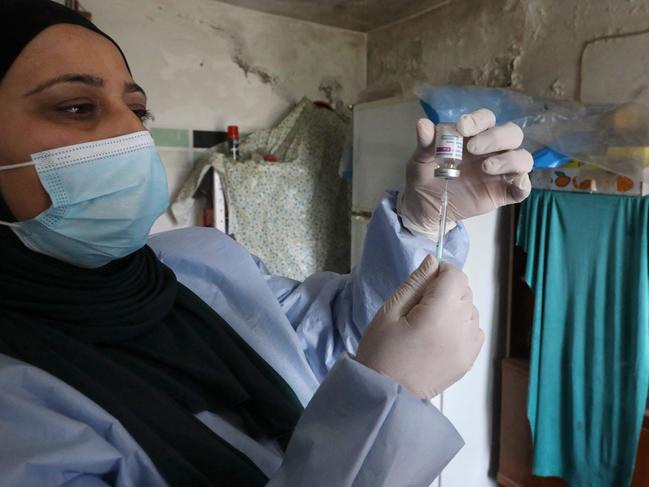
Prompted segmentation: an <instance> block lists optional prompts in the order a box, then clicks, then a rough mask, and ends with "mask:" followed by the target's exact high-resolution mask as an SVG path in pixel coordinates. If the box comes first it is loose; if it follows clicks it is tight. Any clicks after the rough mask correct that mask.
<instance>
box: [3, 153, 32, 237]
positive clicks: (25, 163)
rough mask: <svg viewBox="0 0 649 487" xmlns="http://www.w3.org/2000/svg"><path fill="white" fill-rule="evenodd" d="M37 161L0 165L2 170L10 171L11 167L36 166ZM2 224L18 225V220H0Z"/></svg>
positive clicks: (8, 225) (7, 225)
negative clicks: (13, 221)
mask: <svg viewBox="0 0 649 487" xmlns="http://www.w3.org/2000/svg"><path fill="white" fill-rule="evenodd" d="M35 165H36V163H35V162H34V161H29V162H21V163H20V164H11V165H9V166H0V171H8V170H10V169H20V168H21V167H29V166H35ZM0 225H3V226H6V227H18V226H19V225H18V222H15V223H12V222H6V221H4V220H0Z"/></svg>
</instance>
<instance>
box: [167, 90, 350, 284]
mask: <svg viewBox="0 0 649 487" xmlns="http://www.w3.org/2000/svg"><path fill="white" fill-rule="evenodd" d="M349 130H350V122H349V120H346V119H344V118H342V117H341V116H340V115H338V114H336V113H334V112H332V111H330V110H327V109H324V108H318V107H316V106H315V105H314V104H313V103H312V102H311V101H309V100H306V99H304V100H302V101H301V102H300V103H299V104H298V105H297V106H296V107H295V108H294V109H293V110H291V111H290V112H289V113H288V115H287V116H286V117H285V118H284V119H283V120H282V121H281V122H280V123H279V124H278V125H277V126H276V127H274V128H271V129H267V130H260V131H257V132H254V133H252V134H250V135H249V136H248V137H246V138H245V139H244V140H243V141H242V142H241V145H240V154H241V157H240V160H239V161H233V160H232V159H231V158H229V157H228V153H227V146H226V145H225V144H221V145H219V146H216V147H214V148H213V149H211V150H210V151H209V152H208V153H207V154H206V155H205V156H204V157H203V158H201V160H199V161H198V162H197V165H196V167H195V170H194V173H195V175H196V176H199V175H200V174H201V173H204V168H205V166H210V165H211V166H213V167H222V168H223V174H224V178H223V179H224V183H225V193H226V200H227V204H228V211H229V227H228V233H230V234H232V235H234V237H235V238H236V239H237V241H239V242H240V243H242V244H243V245H244V246H245V247H247V248H248V250H249V251H250V252H251V253H253V254H255V255H257V256H258V257H259V258H260V259H261V260H262V261H263V262H264V264H265V265H266V267H267V268H268V271H269V272H270V273H271V274H274V275H281V276H286V277H290V278H292V279H296V280H300V281H301V280H304V279H305V278H306V277H308V276H309V275H311V274H313V273H314V272H318V271H323V270H329V271H335V272H348V271H349V253H350V208H351V192H350V184H349V182H348V181H345V180H344V179H342V178H341V177H340V176H339V174H338V168H339V163H340V159H341V156H342V153H343V148H344V143H345V138H346V135H347V134H348V132H349ZM268 155H272V156H275V158H276V159H277V162H266V161H264V157H265V156H268ZM190 179H191V178H190ZM190 193H192V194H193V192H192V191H191V189H188V190H187V191H184V196H185V198H186V197H187V195H188V194H190ZM181 195H183V191H181ZM175 204H176V203H175ZM172 210H173V206H172Z"/></svg>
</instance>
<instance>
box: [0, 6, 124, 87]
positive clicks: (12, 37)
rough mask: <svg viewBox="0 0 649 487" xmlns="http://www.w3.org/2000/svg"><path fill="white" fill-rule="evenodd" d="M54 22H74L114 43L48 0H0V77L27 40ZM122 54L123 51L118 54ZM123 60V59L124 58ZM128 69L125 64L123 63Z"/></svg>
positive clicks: (74, 13) (89, 23) (65, 8)
mask: <svg viewBox="0 0 649 487" xmlns="http://www.w3.org/2000/svg"><path fill="white" fill-rule="evenodd" d="M57 24H74V25H79V26H81V27H85V28H86V29H90V30H92V31H93V32H96V33H97V34H100V35H102V36H104V37H106V38H107V39H109V40H110V41H111V42H112V43H113V44H115V46H116V47H117V49H119V50H120V52H122V50H121V49H120V47H119V46H118V45H117V43H116V42H115V41H114V40H113V39H111V38H110V37H109V36H108V35H106V34H104V33H103V32H102V31H101V30H99V29H98V28H97V26H95V24H93V23H92V22H90V21H89V20H88V19H86V18H85V17H84V16H83V15H81V14H79V13H77V12H75V11H73V10H71V9H69V8H67V7H64V6H63V5H60V4H58V3H56V2H52V1H51V0H0V80H2V78H4V76H5V74H7V71H9V68H10V67H11V65H12V64H13V62H14V61H15V60H16V58H17V57H18V55H19V54H20V53H21V52H22V50H23V49H24V48H25V46H26V45H27V44H29V42H30V41H31V40H32V39H33V38H34V37H36V36H37V35H38V34H40V33H41V32H42V31H43V30H45V29H47V28H48V27H51V26H53V25H57ZM122 57H124V53H122ZM124 62H125V63H126V58H124ZM126 67H127V68H128V63H126Z"/></svg>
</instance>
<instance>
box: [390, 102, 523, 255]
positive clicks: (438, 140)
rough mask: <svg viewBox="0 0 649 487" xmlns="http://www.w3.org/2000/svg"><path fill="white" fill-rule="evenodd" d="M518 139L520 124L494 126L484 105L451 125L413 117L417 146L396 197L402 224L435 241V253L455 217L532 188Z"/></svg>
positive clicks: (510, 200) (484, 209)
mask: <svg viewBox="0 0 649 487" xmlns="http://www.w3.org/2000/svg"><path fill="white" fill-rule="evenodd" d="M436 132H437V137H436ZM460 142H462V143H463V150H461V149H460ZM522 142H523V131H522V130H521V129H520V127H518V126H517V125H515V124H513V123H507V124H505V125H502V126H496V117H495V115H494V114H493V112H491V111H490V110H486V109H480V110H477V111H475V112H473V113H470V114H465V115H462V117H460V119H459V120H458V121H457V123H456V124H439V125H438V126H437V127H435V125H434V124H433V122H431V121H430V120H428V119H421V120H419V121H418V122H417V148H416V150H415V152H414V154H413V155H412V157H411V159H410V161H409V162H408V165H407V168H406V186H405V188H404V190H403V191H402V192H401V193H400V194H399V199H398V201H397V212H398V213H399V215H400V216H401V219H402V221H403V224H404V226H405V227H406V228H407V229H408V230H410V231H411V232H412V233H414V234H416V235H423V236H426V237H428V238H431V239H432V240H434V241H436V242H438V244H439V245H438V255H439V252H440V250H441V249H443V238H444V236H445V233H446V231H449V230H452V229H453V228H454V227H455V226H456V224H457V222H458V221H460V220H464V219H466V218H470V217H472V216H477V215H482V214H484V213H488V212H490V211H492V210H495V209H496V208H499V207H501V206H505V205H509V204H512V203H518V202H520V201H522V200H524V199H525V198H526V197H527V196H528V195H529V193H530V191H531V187H532V186H531V183H530V179H529V176H528V173H529V172H530V171H531V170H532V164H533V160H532V155H531V154H530V153H529V152H528V151H526V150H524V149H519V147H520V145H521V143H522ZM445 202H447V204H448V208H447V211H446V210H445V208H444V207H445V206H446V204H445ZM443 226H446V228H442V227H443Z"/></svg>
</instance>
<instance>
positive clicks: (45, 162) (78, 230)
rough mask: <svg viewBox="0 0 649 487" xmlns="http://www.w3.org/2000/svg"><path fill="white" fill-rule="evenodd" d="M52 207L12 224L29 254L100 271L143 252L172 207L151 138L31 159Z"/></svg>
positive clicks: (138, 135)
mask: <svg viewBox="0 0 649 487" xmlns="http://www.w3.org/2000/svg"><path fill="white" fill-rule="evenodd" d="M26 166H34V167H35V168H36V172H37V173H38V177H39V179H40V181H41V183H42V185H43V187H44V188H45V190H46V191H47V193H48V194H49V196H50V198H51V200H52V206H51V207H50V208H48V209H47V210H45V211H44V212H43V213H41V214H40V215H38V216H37V217H36V218H33V219H31V220H26V221H21V222H16V223H9V222H0V224H2V225H7V226H9V227H10V228H11V229H12V230H13V232H14V233H15V234H16V235H17V236H18V238H19V239H20V240H21V241H22V242H23V244H24V245H25V246H27V247H28V248H29V249H31V250H33V251H35V252H39V253H41V254H45V255H49V256H50V257H54V258H55V259H58V260H61V261H64V262H68V263H70V264H74V265H76V266H79V267H86V268H95V267H100V266H103V265H105V264H107V263H108V262H110V261H112V260H115V259H119V258H120V257H124V256H126V255H129V254H130V253H132V252H134V251H136V250H138V249H140V248H142V247H143V246H144V245H145V244H146V241H147V238H148V234H149V231H150V230H151V226H152V225H153V223H154V222H155V220H156V219H157V218H158V217H159V216H160V215H162V213H164V211H165V209H166V208H167V206H168V204H169V197H168V193H167V178H166V176H165V170H164V166H163V164H162V161H161V160H160V156H159V154H158V152H157V150H156V148H155V145H154V142H153V139H152V138H151V135H150V134H149V132H146V131H143V132H135V133H132V134H128V135H123V136H121V137H114V138H112V139H105V140H98V141H95V142H88V143H85V144H79V145H73V146H69V147H63V148H60V149H54V150H48V151H44V152H39V153H37V154H32V161H31V162H26V163H23V164H14V165H11V166H0V171H7V170H11V169H16V168H19V167H26Z"/></svg>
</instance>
